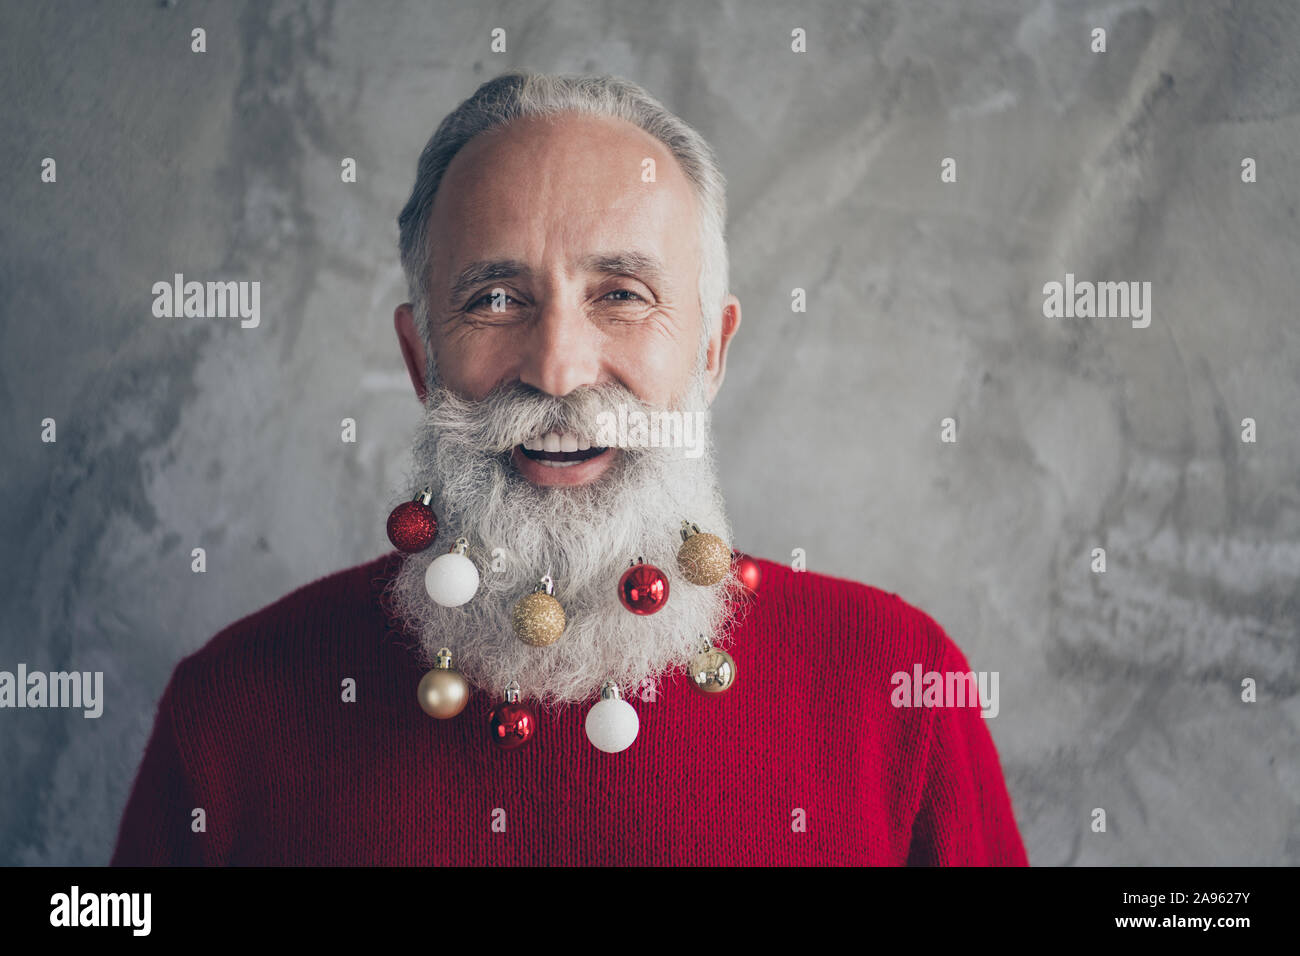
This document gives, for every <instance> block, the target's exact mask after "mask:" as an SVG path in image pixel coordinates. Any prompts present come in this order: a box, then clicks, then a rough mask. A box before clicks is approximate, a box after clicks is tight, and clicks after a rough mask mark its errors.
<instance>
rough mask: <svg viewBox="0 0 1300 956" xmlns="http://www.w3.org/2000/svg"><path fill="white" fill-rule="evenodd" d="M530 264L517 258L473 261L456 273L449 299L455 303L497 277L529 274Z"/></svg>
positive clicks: (506, 277) (504, 277) (511, 277)
mask: <svg viewBox="0 0 1300 956" xmlns="http://www.w3.org/2000/svg"><path fill="white" fill-rule="evenodd" d="M528 272H529V269H528V266H526V265H524V264H523V263H522V262H520V261H518V260H517V259H484V260H481V261H479V262H471V263H470V264H469V265H467V266H466V267H465V268H464V269H461V270H460V272H459V273H458V274H457V275H456V278H455V280H454V281H453V282H452V284H451V291H450V292H449V293H448V294H447V300H448V301H449V302H450V303H451V304H452V305H455V304H456V303H457V302H459V301H460V298H461V296H464V295H468V294H469V293H471V292H473V291H474V289H476V288H477V287H478V286H480V285H482V284H483V283H484V282H494V281H496V280H497V279H513V278H514V277H515V276H517V275H527V274H528Z"/></svg>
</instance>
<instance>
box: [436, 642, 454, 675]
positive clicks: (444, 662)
mask: <svg viewBox="0 0 1300 956" xmlns="http://www.w3.org/2000/svg"><path fill="white" fill-rule="evenodd" d="M435 666H436V667H437V669H438V670H440V671H449V670H451V649H450V648H447V647H440V648H438V663H437V665H435Z"/></svg>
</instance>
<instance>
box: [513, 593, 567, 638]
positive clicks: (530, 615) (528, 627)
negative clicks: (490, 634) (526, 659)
mask: <svg viewBox="0 0 1300 956" xmlns="http://www.w3.org/2000/svg"><path fill="white" fill-rule="evenodd" d="M511 623H512V624H513V625H514V628H515V634H517V635H518V636H519V639H520V640H521V641H523V642H524V643H525V644H531V645H532V646H533V647H546V646H547V645H548V644H554V643H555V642H556V641H558V640H559V639H560V635H561V634H563V633H564V608H562V607H561V606H560V602H559V601H557V600H555V598H553V597H551V595H549V594H547V593H546V592H545V591H534V592H533V593H532V594H526V595H524V597H523V600H521V601H520V602H519V603H518V604H516V605H515V613H514V618H513V620H512V621H511Z"/></svg>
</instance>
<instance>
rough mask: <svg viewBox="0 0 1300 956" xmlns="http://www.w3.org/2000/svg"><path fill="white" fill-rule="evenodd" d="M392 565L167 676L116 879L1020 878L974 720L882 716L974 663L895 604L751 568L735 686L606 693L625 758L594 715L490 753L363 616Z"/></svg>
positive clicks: (1011, 822)
mask: <svg viewBox="0 0 1300 956" xmlns="http://www.w3.org/2000/svg"><path fill="white" fill-rule="evenodd" d="M399 560H400V555H398V554H397V553H396V552H393V553H390V554H388V555H385V556H383V557H381V558H379V559H377V560H375V561H371V562H369V563H366V564H362V565H358V566H356V567H354V568H350V569H348V570H345V571H340V572H338V573H336V574H333V575H331V576H329V577H326V578H322V579H320V580H318V581H316V582H314V583H312V584H309V585H306V586H305V587H303V588H300V589H299V590H297V591H295V592H293V593H292V594H290V595H288V596H287V597H285V598H282V599H281V600H279V601H277V602H276V603H275V604H272V605H270V606H269V607H266V608H264V609H262V610H261V611H258V612H257V613H255V614H252V615H250V616H248V617H246V618H244V619H242V620H240V621H238V622H236V623H234V624H232V625H230V626H229V627H228V628H226V629H225V630H223V631H222V632H221V633H219V634H218V635H216V636H215V637H214V638H212V639H211V640H210V641H209V642H208V643H207V644H206V645H204V646H203V647H202V648H200V649H199V650H198V651H196V652H195V653H193V654H191V655H189V656H188V657H186V658H184V659H183V660H182V661H181V662H180V663H179V664H178V665H177V666H176V668H175V671H174V672H173V674H172V676H171V679H170V681H169V683H168V685H167V687H166V689H165V690H164V692H163V695H162V699H161V701H160V702H159V704H158V710H157V714H156V718H155V723H154V727H153V733H152V735H151V737H150V739H149V741H148V744H147V746H146V749H145V754H144V759H143V761H142V763H141V766H140V768H139V771H138V773H137V775H136V779H135V783H134V785H133V787H132V790H131V794H130V797H129V799H128V801H127V805H126V809H125V812H124V813H123V817H122V822H121V827H120V830H119V833H118V839H117V845H116V848H115V850H114V853H113V857H112V864H113V865H117V866H151V865H155V866H185V865H190V866H195V865H201V866H213V865H385V864H386V865H418V866H449V865H452V866H454V865H549V866H566V865H723V866H729V865H760V866H765V865H902V864H923V865H1017V866H1022V865H1027V862H1028V861H1027V858H1026V855H1025V849H1024V845H1023V843H1022V841H1021V837H1020V833H1019V831H1018V830H1017V827H1016V821H1015V817H1014V815H1013V812H1012V806H1011V801H1010V798H1009V796H1008V793H1007V789H1006V784H1005V782H1004V780H1003V775H1002V768H1001V765H1000V763H999V759H998V754H997V751H996V749H995V748H994V744H993V740H992V737H991V736H990V734H989V730H988V726H987V722H986V719H985V718H983V717H981V714H980V710H979V707H978V705H971V706H966V707H952V706H949V707H936V706H919V707H918V706H910V707H909V706H895V705H894V703H891V696H895V695H894V694H893V692H894V685H893V684H892V683H891V678H892V675H895V674H897V673H900V672H901V673H907V674H909V675H911V674H913V673H914V669H915V667H916V666H917V665H920V669H921V671H923V672H930V671H938V672H941V673H949V672H958V671H959V672H966V671H969V666H968V664H967V662H966V659H965V657H964V656H963V654H962V652H961V651H960V650H959V649H958V648H957V646H956V645H955V644H954V643H953V642H952V641H951V640H950V639H949V637H948V636H947V635H946V634H945V633H944V631H943V629H942V628H940V626H939V625H938V624H937V623H936V622H935V621H934V620H933V619H931V618H930V617H929V616H928V615H927V614H925V613H924V612H922V611H920V610H918V609H917V608H914V607H912V606H911V605H909V604H907V603H906V602H904V601H903V600H902V599H901V598H899V597H898V596H897V595H895V594H890V593H887V592H884V591H882V590H879V589H877V588H873V587H870V586H867V585H864V584H859V583H856V582H852V581H847V580H842V579H838V578H832V577H828V576H825V575H820V574H816V573H813V572H796V571H794V570H792V569H791V568H789V567H787V566H785V565H781V564H776V563H772V562H769V561H764V560H761V559H759V560H758V564H759V567H760V569H761V572H762V580H761V583H760V585H759V588H758V593H757V596H756V597H755V598H753V599H752V601H750V602H747V604H746V606H745V608H744V609H743V617H742V619H741V621H740V623H739V625H738V626H737V628H736V629H735V631H734V640H733V641H732V642H730V643H729V644H728V645H727V649H728V650H729V651H730V653H731V654H732V656H733V657H734V658H735V660H736V668H737V677H736V681H735V684H734V685H733V686H732V688H731V689H730V690H728V691H727V692H725V693H723V694H720V695H716V696H705V695H702V694H699V693H697V692H696V691H694V690H693V689H692V688H691V687H689V686H688V678H687V677H686V676H685V675H670V676H669V677H668V678H666V679H664V680H661V681H660V682H659V683H658V685H657V686H656V688H655V693H654V694H653V699H643V698H644V697H648V696H650V695H646V694H639V693H629V694H626V696H627V698H628V699H629V701H630V702H631V703H632V704H633V705H634V706H635V707H636V709H637V713H638V716H639V718H640V721H641V728H640V733H639V735H638V736H637V739H636V741H635V742H634V743H633V744H632V746H631V747H630V748H628V749H627V750H625V751H623V752H622V753H618V754H606V753H602V752H600V751H598V750H596V749H595V748H593V747H592V746H591V744H590V743H589V742H588V741H587V739H586V735H585V733H584V731H583V720H584V718H585V715H586V711H587V709H588V707H589V706H590V702H589V703H586V704H579V705H572V706H566V707H564V708H563V709H561V710H560V711H559V712H558V713H555V712H553V711H550V710H540V711H539V712H538V716H539V718H540V720H539V727H538V731H537V736H536V738H535V739H534V740H532V741H530V742H529V743H528V744H526V745H525V746H524V747H522V748H520V749H518V750H515V751H508V752H503V751H499V750H497V749H496V747H495V746H494V745H493V744H492V742H491V741H490V740H489V737H488V733H487V715H488V712H489V710H490V709H491V708H492V707H493V706H494V705H495V704H496V703H498V702H499V701H498V699H497V698H496V697H495V695H493V697H492V699H489V696H488V695H486V694H483V693H479V692H475V693H474V695H473V697H472V699H471V701H470V703H469V705H468V706H467V707H466V709H465V711H464V712H463V713H461V714H460V715H459V716H458V717H455V718H452V719H450V720H435V719H433V718H431V717H429V716H428V715H426V714H425V713H424V712H423V711H422V710H421V709H420V707H419V704H418V703H417V701H416V686H417V685H418V684H419V681H420V678H421V676H422V675H423V672H424V668H423V667H422V666H421V664H420V663H419V661H418V660H417V659H416V657H415V656H414V655H413V654H412V652H411V650H410V649H409V646H408V639H407V638H406V637H405V636H404V635H403V634H402V633H401V632H400V631H399V630H396V629H395V625H394V623H393V622H392V620H391V619H390V618H389V617H388V615H386V614H385V612H384V609H383V606H382V602H381V600H380V596H381V592H382V589H383V587H384V585H385V584H386V583H387V582H388V580H389V578H390V577H391V575H392V574H393V572H394V571H395V569H396V567H397V562H398V561H399ZM448 643H449V644H450V645H451V646H452V647H453V649H454V647H455V641H454V636H453V635H448ZM349 678H350V679H351V680H352V681H354V682H355V684H354V686H355V700H354V701H349V700H345V699H344V698H345V696H346V695H345V693H344V684H345V681H347V680H348V679H349ZM594 690H595V689H594V688H593V692H594ZM895 702H896V701H895ZM198 810H202V813H201V814H200V813H196V811H198Z"/></svg>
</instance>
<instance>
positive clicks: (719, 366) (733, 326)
mask: <svg viewBox="0 0 1300 956" xmlns="http://www.w3.org/2000/svg"><path fill="white" fill-rule="evenodd" d="M719 324H720V325H721V328H720V329H719V330H718V333H716V334H717V336H718V337H717V338H716V339H711V340H710V341H709V356H708V365H707V367H706V374H707V376H708V380H709V404H712V403H713V399H714V397H716V396H717V394H718V389H720V388H722V379H723V377H724V376H725V375H726V374H727V346H728V345H730V344H731V337H732V336H733V335H735V334H736V330H737V329H739V328H740V300H739V299H737V298H736V297H735V296H734V295H728V296H727V299H726V301H725V302H724V303H723V304H722V321H721V322H720V323H719Z"/></svg>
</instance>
